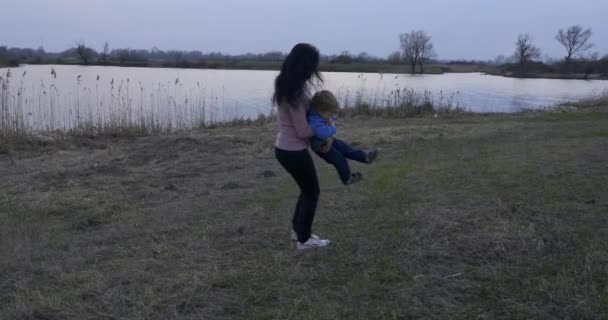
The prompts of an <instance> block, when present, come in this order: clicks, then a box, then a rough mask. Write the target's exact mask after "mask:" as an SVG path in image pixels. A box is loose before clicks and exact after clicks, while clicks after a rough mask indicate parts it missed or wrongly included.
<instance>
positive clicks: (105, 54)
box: [101, 41, 110, 64]
mask: <svg viewBox="0 0 608 320" xmlns="http://www.w3.org/2000/svg"><path fill="white" fill-rule="evenodd" d="M109 54H110V44H108V42H107V41H106V42H105V43H104V44H103V51H102V52H101V63H103V64H106V63H108V55H109Z"/></svg>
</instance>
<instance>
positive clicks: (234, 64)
mask: <svg viewBox="0 0 608 320" xmlns="http://www.w3.org/2000/svg"><path fill="white" fill-rule="evenodd" d="M42 64H43V65H45V64H47V63H42ZM52 64H54V65H81V63H80V62H78V61H54V62H53V63H52ZM281 64H282V61H258V60H251V61H248V60H208V61H199V62H182V63H172V62H167V61H142V62H124V63H118V62H111V63H107V64H90V66H112V67H141V68H178V69H219V70H267V71H278V70H280V69H281ZM6 67H8V66H6ZM319 68H320V70H321V71H322V72H354V73H395V74H411V70H410V67H409V66H408V65H406V64H389V63H373V62H370V63H360V62H357V63H329V62H321V64H320V66H319ZM467 72H482V73H487V72H497V70H496V68H495V67H493V66H484V65H474V64H429V65H426V66H425V71H424V74H444V73H467Z"/></svg>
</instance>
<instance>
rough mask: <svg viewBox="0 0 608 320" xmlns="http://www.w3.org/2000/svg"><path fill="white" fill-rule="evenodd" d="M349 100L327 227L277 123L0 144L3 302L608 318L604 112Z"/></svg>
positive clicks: (13, 309) (324, 179) (298, 314)
mask: <svg viewBox="0 0 608 320" xmlns="http://www.w3.org/2000/svg"><path fill="white" fill-rule="evenodd" d="M594 110H595V111H587V110H578V111H572V112H563V111H555V112H530V113H521V114H513V115H511V114H503V115H468V114H460V115H457V116H454V117H443V116H439V117H437V118H435V117H432V116H431V117H414V118H406V119H389V118H384V117H376V118H370V117H366V116H353V117H349V118H346V119H344V120H343V121H342V122H341V124H342V126H341V127H340V128H339V130H340V137H342V138H344V139H346V140H348V141H352V142H353V143H356V144H357V145H362V146H375V147H378V148H379V149H380V151H381V157H380V159H379V161H378V162H377V163H376V164H374V165H373V166H369V167H364V166H360V165H354V167H355V168H356V170H361V171H362V172H363V173H364V174H365V180H364V182H362V183H360V184H358V185H354V186H352V187H349V188H345V187H343V186H342V185H340V183H339V181H338V179H337V176H336V174H335V172H334V170H333V169H332V168H331V167H329V166H328V165H326V164H324V163H322V162H320V161H318V159H315V160H316V162H317V168H318V170H319V175H320V178H321V188H322V196H321V200H320V203H319V211H318V214H317V220H316V223H315V231H316V232H318V233H319V234H321V235H323V236H328V237H330V239H332V240H333V243H332V245H331V246H330V247H329V248H328V249H327V250H319V251H317V252H309V253H306V254H303V255H295V254H294V249H293V244H292V243H291V242H290V241H289V219H290V215H291V212H292V210H293V204H294V200H295V197H296V195H297V189H296V187H295V185H294V184H293V182H292V181H291V179H290V177H289V176H288V175H287V174H286V173H285V172H284V171H283V170H282V169H281V168H280V167H279V166H278V164H277V163H276V161H275V159H274V156H273V149H272V143H273V139H274V134H275V128H274V124H270V123H266V124H259V125H257V126H242V127H230V128H215V129H204V130H193V131H189V132H184V133H180V134H161V135H153V136H147V137H118V138H111V137H97V138H95V137H87V136H78V137H70V138H68V139H66V140H65V141H62V142H61V143H55V144H52V143H49V144H44V145H36V146H33V145H22V146H20V147H18V148H13V149H11V150H8V152H7V153H4V154H0V175H1V176H2V177H3V179H1V180H0V190H3V192H2V196H1V197H0V243H2V246H0V257H1V258H0V259H1V260H0V301H2V303H1V304H0V318H2V319H20V318H40V319H56V318H66V319H75V318H78V319H82V318H105V319H118V318H180V319H201V318H206V319H234V318H259V319H263V318H264V319H265V318H280V319H287V318H291V319H307V318H319V319H329V318H338V319H371V318H383V319H384V318H400V317H403V318H408V317H411V318H451V319H455V318H461V319H469V318H477V317H483V318H552V317H554V318H576V319H581V318H596V319H597V318H602V317H606V316H608V307H607V306H608V296H607V295H606V286H605V284H606V283H607V282H608V274H607V270H608V269H607V268H608V259H607V258H606V257H607V256H608V241H606V239H608V233H606V228H605V226H606V224H607V223H608V216H607V215H606V211H608V198H607V195H608V186H607V185H606V183H605V181H607V180H608V170H607V167H606V162H605V160H606V159H607V158H608V131H607V129H606V128H608V113H607V112H606V109H605V107H601V108H597V109H594Z"/></svg>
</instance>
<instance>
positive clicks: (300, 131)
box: [288, 103, 314, 139]
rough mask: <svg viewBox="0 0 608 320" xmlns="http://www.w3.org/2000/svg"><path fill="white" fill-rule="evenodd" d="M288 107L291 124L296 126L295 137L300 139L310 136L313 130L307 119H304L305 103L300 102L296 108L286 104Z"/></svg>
mask: <svg viewBox="0 0 608 320" xmlns="http://www.w3.org/2000/svg"><path fill="white" fill-rule="evenodd" d="M288 108H289V113H290V114H291V120H292V121H293V126H294V127H295V128H296V135H297V137H298V138H300V139H308V138H310V137H312V136H313V135H314V132H313V130H312V128H311V127H310V125H308V119H306V105H305V104H303V103H301V104H300V105H298V107H297V108H293V107H292V106H288Z"/></svg>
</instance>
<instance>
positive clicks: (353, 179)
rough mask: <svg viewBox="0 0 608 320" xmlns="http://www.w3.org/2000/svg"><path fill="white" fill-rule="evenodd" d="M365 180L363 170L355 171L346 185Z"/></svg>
mask: <svg viewBox="0 0 608 320" xmlns="http://www.w3.org/2000/svg"><path fill="white" fill-rule="evenodd" d="M361 180H363V174H362V173H361V172H355V173H353V174H351V175H350V180H348V181H346V183H345V185H350V184H355V183H358V182H361Z"/></svg>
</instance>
